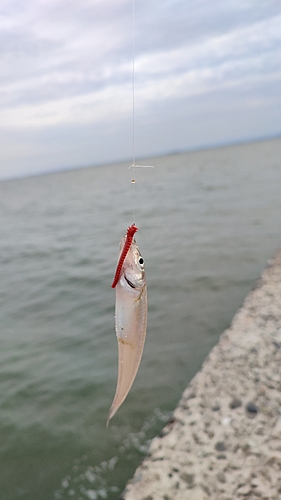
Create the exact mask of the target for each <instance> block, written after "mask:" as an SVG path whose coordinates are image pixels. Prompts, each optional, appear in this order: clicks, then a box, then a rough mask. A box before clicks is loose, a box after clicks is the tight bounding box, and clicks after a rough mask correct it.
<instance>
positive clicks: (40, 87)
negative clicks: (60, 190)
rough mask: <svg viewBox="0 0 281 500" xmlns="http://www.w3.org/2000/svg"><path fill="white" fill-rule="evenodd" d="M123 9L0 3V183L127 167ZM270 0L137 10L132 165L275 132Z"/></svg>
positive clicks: (86, 1) (96, 1) (280, 118)
mask: <svg viewBox="0 0 281 500" xmlns="http://www.w3.org/2000/svg"><path fill="white" fill-rule="evenodd" d="M132 59H133V21H132V0H28V1H24V2H23V1H22V0H1V5H0V61H1V64H0V179H6V178H13V177H21V176H25V175H33V174H41V173H44V172H48V171H56V170H61V169H66V168H75V167H84V166H90V165H93V164H101V163H109V162H115V161H119V160H125V159H126V160H127V159H128V161H129V162H132V152H133V146H132V142H133V141H132ZM280 89H281V2H280V0H196V1H194V0H135V153H136V160H137V159H138V158H145V157H149V156H153V155H158V154H164V153H168V152H177V151H185V150H189V149H194V148H203V147H209V146H214V145H218V144H225V143H231V142H240V141H247V140H252V139H259V138H262V137H271V136H276V135H280V134H281V91H280Z"/></svg>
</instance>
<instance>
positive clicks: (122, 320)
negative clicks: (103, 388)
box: [106, 224, 147, 426]
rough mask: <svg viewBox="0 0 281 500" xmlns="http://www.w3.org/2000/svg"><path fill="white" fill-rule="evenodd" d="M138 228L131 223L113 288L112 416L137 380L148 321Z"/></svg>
mask: <svg viewBox="0 0 281 500" xmlns="http://www.w3.org/2000/svg"><path fill="white" fill-rule="evenodd" d="M137 230H138V228H137V227H136V226H135V224H132V226H130V227H128V229H127V234H126V235H125V236H123V238H122V240H121V244H120V254H119V258H118V263H117V267H116V273H115V277H114V280H113V283H112V285H111V286H112V288H116V302H115V331H116V335H117V341H118V380H117V387H116V392H115V396H114V400H113V403H112V405H111V408H110V410H109V414H108V418H107V424H106V425H107V426H108V423H109V420H110V419H111V418H112V417H113V415H114V414H115V413H116V412H117V410H118V408H119V407H120V406H121V404H122V403H123V401H124V400H125V398H126V396H127V395H128V392H129V391H130V389H131V387H132V384H133V382H134V380H135V377H136V374H137V371H138V368H139V364H140V361H141V357H142V352H143V346H144V342H145V335H146V324H147V290H146V278H145V269H144V260H143V258H142V256H141V253H140V251H139V248H138V245H137V243H136V241H135V239H134V234H135V233H136V231H137Z"/></svg>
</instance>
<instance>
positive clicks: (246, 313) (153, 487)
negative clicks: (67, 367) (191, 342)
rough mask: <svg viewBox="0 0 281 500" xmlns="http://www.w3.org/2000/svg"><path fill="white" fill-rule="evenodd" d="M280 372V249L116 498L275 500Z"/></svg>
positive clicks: (280, 462) (280, 463) (280, 461)
mask: <svg viewBox="0 0 281 500" xmlns="http://www.w3.org/2000/svg"><path fill="white" fill-rule="evenodd" d="M280 367H281V248H279V249H278V251H277V253H276V254H275V256H274V258H273V259H272V260H271V261H269V264H268V267H267V268H266V269H265V270H264V272H263V274H262V276H261V278H260V279H259V280H258V281H257V283H256V286H255V288H254V289H253V290H252V291H251V292H250V293H249V295H248V296H247V297H246V299H245V301H244V304H243V306H242V307H241V308H240V309H239V310H238V312H237V313H236V315H235V316H234V318H233V321H232V324H231V326H230V328H229V329H227V330H226V331H225V332H224V333H223V334H222V336H221V338H220V340H219V342H218V344H217V345H216V346H215V347H214V348H213V349H212V351H211V353H210V354H209V356H208V357H207V359H206V360H205V362H204V364H203V366H202V369H201V370H200V372H198V373H197V374H196V376H195V377H194V378H193V379H192V381H191V382H190V384H189V386H188V387H187V389H186V390H185V392H184V393H183V395H182V398H181V400H180V402H179V405H178V406H177V408H176V409H175V411H174V413H173V418H172V419H171V421H170V422H169V423H168V424H167V425H166V427H164V429H163V431H162V432H161V434H160V435H159V436H157V437H156V438H154V439H153V441H152V443H151V446H150V449H149V454H148V456H147V457H146V458H145V460H144V461H143V463H142V464H141V465H140V466H139V467H138V469H137V470H136V472H135V475H134V477H133V479H132V480H131V481H130V482H129V483H128V485H127V487H126V489H125V491H124V493H123V495H122V496H121V498H122V499H124V500H210V499H212V500H234V499H236V498H237V499H240V498H241V499H243V498H245V499H249V498H250V499H268V500H280V499H281V374H280V371H281V370H280Z"/></svg>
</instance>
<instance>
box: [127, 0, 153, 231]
mask: <svg viewBox="0 0 281 500" xmlns="http://www.w3.org/2000/svg"><path fill="white" fill-rule="evenodd" d="M132 7H133V12H132V31H133V33H132V47H133V54H132V59H133V61H132V128H133V130H132V157H133V161H132V165H130V166H129V169H130V168H132V169H133V176H132V178H131V184H132V185H133V195H134V196H133V197H134V198H136V196H135V195H136V168H154V166H153V165H136V143H135V136H136V134H135V43H136V42H135V38H136V10H135V0H132ZM135 205H136V203H135V202H133V207H134V208H133V221H135ZM134 223H135V222H134Z"/></svg>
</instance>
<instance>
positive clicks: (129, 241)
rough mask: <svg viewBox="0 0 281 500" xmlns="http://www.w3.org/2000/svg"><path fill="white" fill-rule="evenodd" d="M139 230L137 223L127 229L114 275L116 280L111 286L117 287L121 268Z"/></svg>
mask: <svg viewBox="0 0 281 500" xmlns="http://www.w3.org/2000/svg"><path fill="white" fill-rule="evenodd" d="M137 230H138V228H137V226H135V224H132V225H131V226H129V227H128V229H127V234H126V241H125V245H124V248H123V250H122V253H121V255H120V258H119V261H118V264H117V267H116V272H115V276H114V280H113V282H112V285H111V288H115V287H116V285H117V283H118V281H119V279H120V275H121V270H122V266H123V264H124V260H125V258H126V255H127V253H128V251H129V248H130V246H131V244H132V241H133V238H134V234H135V233H136V232H137Z"/></svg>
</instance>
